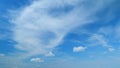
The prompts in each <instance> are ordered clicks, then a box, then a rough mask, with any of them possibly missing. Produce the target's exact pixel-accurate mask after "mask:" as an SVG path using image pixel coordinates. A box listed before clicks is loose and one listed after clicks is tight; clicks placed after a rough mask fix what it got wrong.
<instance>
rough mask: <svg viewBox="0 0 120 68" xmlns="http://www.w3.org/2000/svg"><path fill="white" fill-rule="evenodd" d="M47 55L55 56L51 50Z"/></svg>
mask: <svg viewBox="0 0 120 68" xmlns="http://www.w3.org/2000/svg"><path fill="white" fill-rule="evenodd" d="M45 56H55V54H53V53H52V52H49V53H48V54H46V55H45Z"/></svg>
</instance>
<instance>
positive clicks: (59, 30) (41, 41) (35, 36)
mask: <svg viewBox="0 0 120 68" xmlns="http://www.w3.org/2000/svg"><path fill="white" fill-rule="evenodd" d="M53 1H54V2H53ZM53 1H49V0H37V1H33V2H32V3H31V5H28V6H26V7H24V8H23V9H22V10H19V11H18V12H16V14H14V15H16V16H15V17H13V20H12V22H13V24H14V25H15V27H14V28H13V32H14V35H13V40H15V41H16V42H17V43H18V44H17V45H15V47H16V48H17V49H19V50H22V51H26V52H28V53H29V56H30V55H31V56H32V55H38V54H41V55H46V54H48V53H49V52H50V51H52V50H53V49H54V48H55V47H56V46H58V45H59V44H60V43H61V42H62V41H63V39H64V37H65V36H66V34H68V33H69V32H70V30H72V29H74V28H76V27H81V26H82V25H85V24H88V23H92V22H94V21H95V18H94V17H95V16H94V13H96V12H97V11H99V10H101V9H102V7H103V6H104V2H103V0H102V1H100V0H97V1H96V2H94V0H93V1H90V2H89V3H90V4H93V5H86V4H88V1H83V0H80V1H79V0H76V1H74V0H60V1H58V0H53ZM105 2H106V1H105ZM108 3H109V1H108V2H106V4H108ZM79 4H81V5H79ZM88 6H89V7H88ZM88 10H89V11H88Z"/></svg>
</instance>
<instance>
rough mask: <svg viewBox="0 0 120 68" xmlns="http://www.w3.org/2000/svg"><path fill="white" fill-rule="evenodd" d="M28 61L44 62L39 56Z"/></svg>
mask: <svg viewBox="0 0 120 68" xmlns="http://www.w3.org/2000/svg"><path fill="white" fill-rule="evenodd" d="M30 61H31V62H44V60H42V59H41V58H32V59H31V60H30Z"/></svg>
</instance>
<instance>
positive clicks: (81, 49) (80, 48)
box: [73, 46, 86, 52]
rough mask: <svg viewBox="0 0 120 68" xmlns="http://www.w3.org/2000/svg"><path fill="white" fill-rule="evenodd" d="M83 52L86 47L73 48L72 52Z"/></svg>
mask: <svg viewBox="0 0 120 68" xmlns="http://www.w3.org/2000/svg"><path fill="white" fill-rule="evenodd" d="M85 50H86V47H83V46H78V47H73V52H82V51H85Z"/></svg>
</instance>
